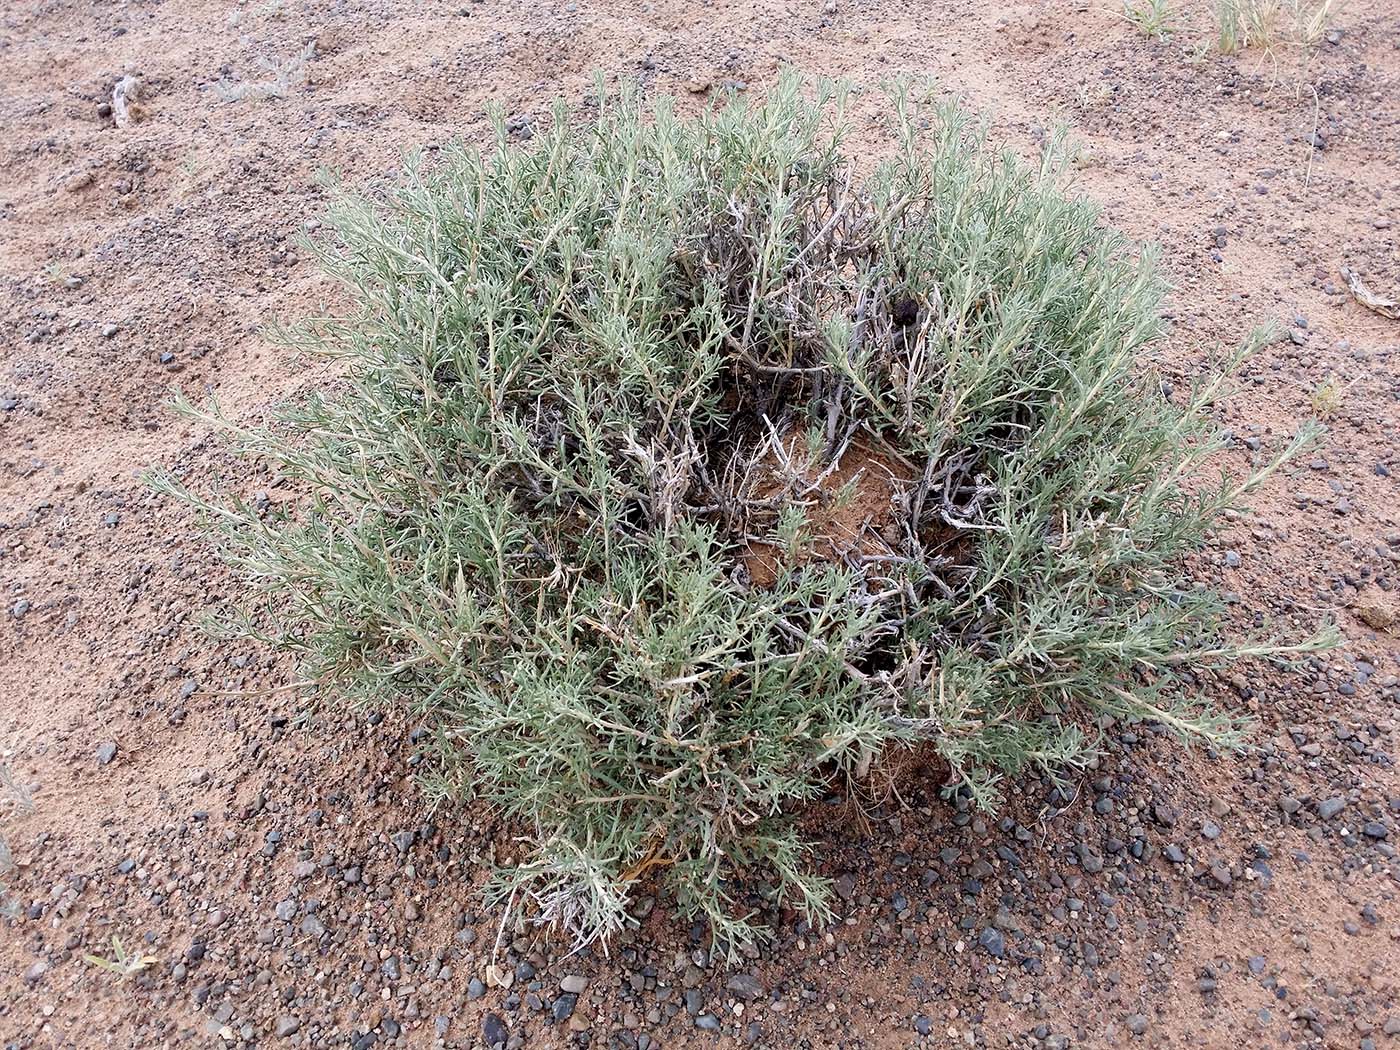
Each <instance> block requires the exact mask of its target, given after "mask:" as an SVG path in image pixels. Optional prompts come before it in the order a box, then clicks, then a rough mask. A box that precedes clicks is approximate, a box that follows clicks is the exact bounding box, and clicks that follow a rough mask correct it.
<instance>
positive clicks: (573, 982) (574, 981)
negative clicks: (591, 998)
mask: <svg viewBox="0 0 1400 1050" xmlns="http://www.w3.org/2000/svg"><path fill="white" fill-rule="evenodd" d="M587 987H588V978H587V977H584V976H583V975H582V974H577V973H571V974H567V975H566V976H565V977H564V979H563V980H562V981H560V982H559V988H560V990H561V991H565V992H568V993H569V994H570V995H579V994H581V993H582V992H583V991H584V989H586V988H587Z"/></svg>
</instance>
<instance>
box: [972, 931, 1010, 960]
mask: <svg viewBox="0 0 1400 1050" xmlns="http://www.w3.org/2000/svg"><path fill="white" fill-rule="evenodd" d="M977 943H978V944H980V945H981V946H982V950H983V951H985V952H986V953H987V954H988V955H990V956H991V957H992V958H994V959H1001V958H1005V956H1006V938H1005V937H1003V936H1002V933H1001V931H1000V930H998V929H997V928H996V927H995V926H988V927H987V928H986V929H985V930H983V931H982V932H981V933H980V934H978V936H977Z"/></svg>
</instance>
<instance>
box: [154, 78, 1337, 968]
mask: <svg viewBox="0 0 1400 1050" xmlns="http://www.w3.org/2000/svg"><path fill="white" fill-rule="evenodd" d="M844 102H845V96H844V94H843V92H842V91H841V90H840V89H838V88H836V87H833V86H831V85H822V86H821V87H820V88H819V89H818V90H817V97H816V98H815V99H809V98H808V97H806V96H805V95H804V93H803V91H802V89H801V86H800V85H799V84H798V83H797V81H796V80H795V79H794V78H791V77H788V78H785V79H783V80H782V81H781V83H780V84H779V86H778V87H777V88H776V89H775V90H774V91H773V92H772V94H771V95H770V96H769V97H768V98H767V100H766V101H765V102H763V103H762V104H761V105H758V106H756V107H753V108H746V107H745V106H744V105H742V104H740V103H738V102H735V103H733V104H730V105H727V106H725V107H723V108H719V109H717V110H715V111H713V112H710V113H707V114H706V115H704V116H702V117H700V118H698V119H694V120H682V119H679V118H678V116H677V115H676V113H675V112H674V111H673V108H672V106H671V103H670V102H669V101H668V100H666V99H660V100H657V102H656V103H655V105H654V107H650V108H648V107H645V106H644V105H643V104H642V103H641V102H640V101H639V100H638V99H637V98H636V97H635V96H633V95H630V94H626V93H624V94H623V95H622V96H621V97H617V98H602V97H601V91H600V98H599V100H598V101H597V103H596V105H597V110H596V113H595V114H593V119H590V120H588V121H584V122H577V123H571V122H570V121H569V120H568V119H567V115H566V114H565V113H564V112H563V111H562V110H560V111H559V112H557V114H556V119H555V122H554V124H553V126H552V127H549V128H548V129H541V130H540V132H539V133H538V134H537V136H536V137H535V138H534V139H533V140H532V141H531V142H530V143H529V144H528V145H513V144H511V143H510V142H509V141H508V138H507V136H506V134H505V131H504V129H503V128H498V133H497V142H496V144H495V146H494V148H492V149H491V150H489V151H488V152H487V153H486V154H485V155H479V154H478V153H477V152H474V151H473V150H471V149H468V148H454V149H451V150H449V151H446V152H444V153H443V154H442V155H441V156H438V157H436V158H435V159H434V160H433V161H432V162H431V163H427V162H425V161H424V160H423V159H422V158H417V159H413V160H411V161H410V162H409V163H408V165H407V168H406V170H405V172H404V173H403V176H402V178H401V179H400V180H398V181H397V182H396V183H394V184H393V185H392V186H390V187H388V188H387V190H386V192H385V193H384V194H383V195H382V196H381V197H379V198H366V197H354V196H346V197H344V198H343V199H342V200H341V202H340V204H339V205H338V206H337V208H336V210H335V212H334V214H333V216H332V222H331V226H332V228H333V230H334V236H332V237H330V238H328V239H326V240H325V241H324V242H322V243H321V244H320V245H319V250H320V252H321V256H322V259H323V262H324V265H325V267H326V269H327V270H328V271H329V272H330V273H331V274H334V275H335V276H336V277H338V278H339V279H340V280H341V281H343V282H344V285H345V287H346V288H347V289H348V291H349V298H350V300H351V301H352V302H353V304H354V305H353V309H352V310H351V311H350V312H349V313H348V314H347V315H345V316H340V317H336V318H333V319H322V320H315V321H311V322H308V323H306V324H304V325H302V326H300V327H298V328H297V329H295V330H294V331H293V332H292V333H291V335H290V338H291V342H292V343H293V344H294V345H298V346H301V347H304V348H306V349H308V350H311V351H314V352H315V353H318V354H323V355H329V356H330V357H331V358H334V359H337V360H338V361H339V362H340V365H341V367H340V371H339V373H338V375H339V378H338V380H337V382H336V383H335V384H334V385H333V386H331V387H330V388H329V389H327V390H324V391H322V392H320V393H315V394H312V395H310V396H309V397H307V398H304V399H302V400H301V401H299V402H298V403H297V404H296V405H295V406H293V407H289V408H287V409H286V410H285V411H283V412H282V413H281V414H280V416H279V418H278V420H277V422H276V423H275V424H274V425H273V426H271V427H270V428H268V429H266V430H262V431H249V430H242V429H239V428H236V427H232V426H231V425H228V424H225V425H227V426H228V427H229V429H230V430H231V431H233V432H234V433H235V434H236V436H237V439H238V444H239V446H240V448H241V449H242V451H243V452H245V453H246V454H248V455H251V456H254V457H257V458H259V459H260V460H262V461H265V462H266V463H269V464H271V465H272V466H273V467H274V468H275V469H276V471H277V472H278V473H279V474H280V475H281V477H282V478H284V479H286V481H285V483H284V486H283V487H286V486H290V487H291V488H293V489H294V490H296V491H298V492H300V493H301V494H302V497H301V498H300V499H299V500H295V501H292V502H290V503H289V504H285V505H277V506H273V507H271V508H267V507H262V506H252V505H248V504H245V503H242V502H239V501H238V500H236V499H233V498H226V499H222V500H214V501H209V502H206V501H203V500H198V499H196V497H194V496H192V495H190V494H189V493H188V492H185V491H184V490H183V489H180V488H179V486H178V485H176V484H175V483H174V482H173V481H167V482H166V485H167V487H169V488H171V489H172V490H175V491H180V492H182V494H183V495H184V496H185V497H186V498H188V499H191V500H195V501H196V502H198V503H199V504H200V505H201V506H202V507H203V508H204V509H205V510H206V511H207V512H208V514H209V518H210V520H211V522H213V523H214V524H215V525H216V526H218V530H217V531H218V533H219V536H220V542H221V544H222V545H223V549H224V551H225V552H226V554H227V558H228V560H229V561H230V562H231V564H232V565H233V566H234V568H235V569H236V570H237V571H238V573H239V574H240V575H241V577H242V578H243V579H244V580H246V582H247V587H248V591H247V599H246V601H245V602H243V603H242V612H241V619H240V620H239V623H238V625H239V629H241V630H243V631H245V632H247V633H249V634H252V635H253V636H255V637H259V638H264V639H267V640H269V641H271V642H273V643H275V644H278V645H280V646H283V647H285V648H287V649H290V650H293V651H295V652H297V653H299V654H300V655H301V656H302V657H304V659H305V661H306V663H307V664H308V666H309V670H310V674H311V675H312V676H313V677H314V678H315V679H316V680H318V681H321V682H324V683H327V684H329V685H331V686H333V687H335V688H336V689H338V690H340V691H342V692H344V693H346V694H349V695H351V696H353V697H357V698H360V699H363V700H365V701H367V702H371V703H375V704H387V705H394V706H396V707H400V708H405V709H408V710H409V711H411V712H412V713H413V714H414V715H415V716H421V717H422V718H424V719H426V720H427V721H428V722H429V724H430V725H431V726H432V727H433V732H434V743H433V747H432V750H433V753H434V758H435V762H434V763H433V769H434V773H433V774H431V776H430V777H429V778H428V784H429V788H430V790H432V791H433V792H435V793H437V794H438V795H440V796H445V797H448V798H454V797H461V796H464V795H465V794H466V793H468V792H477V793H480V794H481V795H484V796H485V797H486V798H487V799H489V800H490V801H491V802H492V803H494V804H495V805H496V806H498V807H499V808H500V810H501V811H502V813H503V814H504V816H505V818H507V824H508V826H509V827H510V828H512V829H515V830H516V831H517V832H518V834H519V835H520V836H522V837H523V838H524V840H525V841H526V843H527V845H526V846H525V847H524V849H525V853H524V854H523V855H522V856H520V857H519V858H518V862H516V863H513V864H509V865H503V866H502V868H501V870H499V871H497V872H496V873H495V876H494V881H493V883H492V891H491V892H492V893H493V895H494V898H495V899H496V900H497V902H498V903H500V904H501V905H502V906H503V907H506V908H508V909H510V910H512V911H513V912H515V913H518V914H525V915H529V916H531V917H534V918H537V919H540V920H547V921H555V922H558V923H561V924H562V925H564V926H565V927H567V928H568V929H569V930H570V931H571V933H572V934H573V936H574V937H576V938H577V939H578V940H580V941H587V940H589V939H591V938H593V937H596V936H599V935H603V934H607V933H609V932H612V931H615V930H617V929H619V928H621V927H623V926H624V925H625V923H626V922H627V913H626V905H627V898H628V894H629V891H630V889H631V888H632V887H633V886H634V885H635V884H636V883H637V882H638V881H640V880H642V879H646V878H653V877H655V878H658V879H660V880H661V882H662V885H663V886H664V887H665V888H667V889H669V890H670V891H672V892H673V893H674V894H675V896H676V898H677V900H678V901H679V903H680V904H681V905H682V906H683V907H684V908H686V909H688V910H689V911H691V912H693V913H698V914H699V915H701V916H703V917H704V918H706V919H707V920H708V921H709V923H710V924H711V926H712V928H713V931H714V934H715V936H716V938H717V940H718V942H719V943H720V944H721V945H731V946H732V945H734V944H736V943H739V942H741V941H743V940H744V939H745V938H748V937H750V936H752V934H753V932H754V931H753V929H752V924H751V921H750V920H751V919H752V915H751V914H750V913H749V912H748V911H747V910H746V909H745V908H743V907H741V906H740V905H739V904H738V903H737V901H736V893H735V890H734V886H735V884H736V878H737V877H738V876H740V875H748V876H754V875H757V876H759V878H753V877H751V878H750V879H749V881H748V882H747V885H748V886H749V887H752V886H754V885H756V884H758V883H759V882H762V881H763V880H765V879H766V882H763V886H764V888H765V890H766V891H768V892H770V893H771V898H770V899H771V900H773V901H774V902H784V903H788V904H791V905H794V906H796V907H798V908H800V909H802V910H804V911H805V912H806V913H808V914H809V915H811V916H812V917H813V918H814V919H821V918H822V917H824V916H825V915H826V914H827V904H826V885H825V883H824V882H823V880H822V879H821V878H819V877H817V876H816V875H815V874H814V873H813V872H812V871H811V868H810V865H809V864H808V863H807V862H806V858H805V856H804V853H805V849H806V847H805V846H804V843H803V842H802V841H801V839H800V838H799V836H798V835H797V834H796V833H795V831H794V827H793V825H792V823H791V822H790V820H789V819H788V818H787V817H786V816H785V811H788V810H790V807H791V806H792V805H793V804H795V803H799V802H801V801H802V800H805V799H811V798H813V797H814V796H815V795H817V794H818V793H819V792H821V791H823V790H825V786H826V785H829V784H830V782H831V779H832V778H833V777H838V776H850V777H857V778H859V777H863V776H866V775H868V774H869V773H870V771H871V770H872V768H874V767H878V766H879V764H880V763H881V762H882V761H883V760H884V758H885V756H887V755H889V754H890V752H891V749H899V748H907V747H909V748H912V747H920V748H922V749H924V750H925V751H926V752H928V753H929V754H930V755H932V756H936V760H941V762H942V764H943V766H944V767H946V770H947V773H948V778H949V779H948V783H949V784H951V785H961V786H962V787H963V788H965V789H966V790H967V791H970V792H971V794H972V796H973V798H974V799H975V800H976V802H977V803H979V804H981V805H985V806H992V805H994V804H995V803H996V800H997V794H998V782H999V780H1000V779H1001V778H1002V777H1004V776H1009V775H1015V774H1017V773H1018V772H1020V771H1022V770H1023V769H1026V768H1027V767H1036V768H1039V769H1043V770H1050V771H1062V770H1064V769H1066V768H1067V767H1073V766H1075V765H1076V764H1078V763H1082V762H1083V761H1084V760H1085V759H1086V758H1087V757H1088V756H1089V755H1091V754H1092V753H1094V752H1095V751H1096V749H1097V748H1098V746H1099V741H1100V738H1101V728H1102V726H1103V725H1104V724H1105V721H1106V719H1108V718H1110V717H1112V718H1128V719H1143V718H1145V719H1152V720H1154V721H1156V722H1159V723H1161V724H1162V725H1163V726H1165V727H1167V728H1168V729H1170V730H1171V731H1172V732H1174V733H1176V734H1178V735H1179V736H1181V737H1182V738H1186V739H1191V738H1198V739H1203V740H1208V741H1213V742H1216V743H1222V744H1229V743H1231V742H1233V741H1235V740H1236V739H1237V733H1238V729H1239V727H1238V725H1237V723H1235V722H1234V721H1233V720H1232V719H1231V718H1230V717H1229V716H1227V715H1225V714H1223V713H1220V712H1217V711H1215V710H1212V709H1211V707H1210V706H1209V705H1208V704H1207V703H1206V702H1204V701H1203V700H1201V699H1199V698H1198V695H1197V694H1198V692H1199V691H1198V690H1196V689H1195V688H1193V684H1194V682H1195V681H1196V679H1197V678H1198V676H1199V675H1200V674H1201V673H1202V672H1204V671H1206V670H1208V669H1211V668H1215V667H1218V666H1219V665H1220V664H1222V663H1223V662H1226V661H1229V660H1231V659H1234V658H1237V657H1239V656H1241V655H1255V656H1269V655H1273V656H1285V655H1287V654H1288V653H1289V652H1291V651H1296V649H1306V648H1308V647H1310V646H1311V645H1312V644H1313V643H1311V642H1305V643H1302V645H1301V646H1298V647H1295V649H1294V650H1290V649H1289V647H1287V646H1282V645H1277V644H1275V643H1273V642H1272V641H1268V640H1260V641H1246V642H1230V641H1228V640H1225V639H1224V638H1223V637H1222V630H1221V623H1222V621H1221V605H1220V603H1219V601H1218V600H1217V598H1216V596H1215V595H1214V594H1212V593H1211V592H1210V591H1209V590H1208V589H1205V588H1202V587H1199V586H1196V585H1194V584H1193V582H1192V581H1191V580H1190V579H1189V578H1188V577H1187V575H1185V573H1184V571H1183V569H1182V567H1181V558H1182V556H1183V555H1184V554H1185V553H1186V552H1188V551H1190V550H1191V549H1192V548H1193V547H1195V546H1196V545H1197V544H1198V543H1199V542H1200V541H1201V539H1202V534H1203V531H1204V530H1206V529H1207V527H1208V526H1209V525H1210V524H1211V523H1212V522H1213V521H1214V520H1215V519H1216V517H1217V516H1218V515H1219V514H1220V513H1221V512H1222V511H1223V510H1224V509H1225V508H1227V507H1229V506H1232V505H1234V504H1236V503H1237V502H1238V501H1239V499H1240V498H1241V497H1242V496H1243V495H1244V494H1245V493H1246V492H1247V491H1248V490H1249V488H1250V486H1251V485H1253V484H1255V483H1256V482H1257V480H1258V476H1256V477H1254V478H1251V479H1246V480H1241V481H1232V480H1230V479H1228V478H1224V477H1220V478H1217V479H1216V480H1215V481H1211V480H1209V479H1208V478H1207V479H1205V480H1204V481H1203V480H1202V479H1201V477H1200V475H1201V473H1202V471H1201V470H1200V468H1201V466H1202V464H1203V462H1204V461H1205V460H1206V459H1207V458H1208V457H1209V456H1211V455H1212V454H1213V453H1215V452H1216V451H1218V450H1219V449H1220V448H1221V447H1222V446H1221V443H1220V441H1219V440H1218V438H1217V436H1216V435H1214V433H1213V429H1214V428H1212V426H1211V425H1210V421H1209V406H1210V404H1211V402H1212V399H1213V398H1215V397H1216V395H1217V393H1218V392H1219V389H1220V383H1221V380H1220V379H1219V378H1218V377H1217V378H1214V379H1212V380H1211V381H1209V382H1207V383H1205V384H1204V385H1203V386H1202V387H1201V388H1200V389H1199V390H1196V391H1195V392H1193V393H1188V394H1186V395H1184V396H1182V395H1179V396H1178V401H1177V402H1176V403H1173V401H1171V400H1168V399H1167V398H1166V397H1165V396H1164V395H1163V388H1162V384H1161V382H1160V381H1159V380H1158V379H1156V378H1154V377H1153V376H1152V375H1151V374H1150V373H1149V372H1147V371H1146V370H1141V369H1139V367H1138V366H1137V364H1136V359H1137V357H1138V355H1139V353H1140V351H1143V350H1144V348H1146V347H1148V346H1149V345H1150V344H1152V343H1153V341H1154V340H1157V339H1158V338H1159V337H1160V336H1161V334H1162V323H1161V321H1160V319H1159V314H1160V307H1161V302H1162V296H1163V283H1162V280H1161V278H1160V277H1159V276H1158V273H1157V271H1156V269H1155V267H1154V265H1153V262H1152V259H1151V258H1150V256H1147V257H1144V256H1141V255H1140V254H1139V253H1138V252H1136V251H1135V250H1134V249H1133V247H1132V246H1131V245H1130V244H1128V243H1127V242H1125V240H1124V239H1123V238H1122V237H1121V236H1119V235H1117V234H1115V233H1113V232H1111V231H1110V230H1107V229H1105V228H1103V227H1102V226H1101V225H1100V224H1099V222H1098V220H1097V215H1096V212H1095V209H1094V207H1093V206H1092V205H1091V204H1090V203H1088V202H1087V201H1085V200H1083V199H1081V198H1077V197H1071V196H1068V195H1066V193H1065V192H1064V191H1063V190H1062V188H1061V186H1060V174H1059V173H1060V169H1059V167H1058V163H1057V161H1056V160H1055V151H1054V150H1047V152H1046V158H1045V161H1044V163H1043V165H1041V166H1039V167H1034V166H1027V165H1025V164H1023V163H1022V162H1020V161H1018V160H1016V159H1015V158H1014V157H1012V156H1010V155H1002V154H998V153H995V152H993V151H991V150H989V149H988V148H987V147H986V146H985V145H984V141H983V135H982V134H981V133H980V132H979V131H978V129H977V127H976V126H975V125H974V123H973V122H971V121H970V120H969V118H968V117H967V116H966V115H965V114H964V113H963V112H961V111H959V110H958V109H957V108H955V107H952V106H943V107H934V108H931V109H930V108H928V107H925V106H924V105H923V104H921V103H920V102H918V101H917V100H916V99H914V98H913V97H912V96H911V94H910V93H909V92H907V91H905V92H899V93H896V94H895V95H894V96H893V98H892V101H891V121H892V125H893V127H894V129H895V130H896V132H897V141H898V147H897V149H896V150H895V151H894V152H893V155H892V156H890V157H888V158H887V159H885V160H884V161H882V162H881V163H879V164H878V166H876V167H874V169H873V170H872V171H871V172H870V173H869V174H868V176H867V177H864V178H861V177H859V176H858V175H857V174H856V171H855V168H854V165H853V162H852V161H851V159H850V158H848V157H847V156H846V155H845V154H844V153H843V150H842V129H843V118H842V113H843V106H844ZM1300 440H1301V439H1300ZM1268 469H1272V468H1266V472H1267V470H1268Z"/></svg>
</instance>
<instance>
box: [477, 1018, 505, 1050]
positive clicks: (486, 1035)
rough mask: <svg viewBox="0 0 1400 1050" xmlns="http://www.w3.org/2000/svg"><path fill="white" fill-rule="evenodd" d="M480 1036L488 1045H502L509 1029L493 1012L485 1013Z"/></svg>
mask: <svg viewBox="0 0 1400 1050" xmlns="http://www.w3.org/2000/svg"><path fill="white" fill-rule="evenodd" d="M481 1038H482V1040H483V1041H484V1042H485V1043H486V1045H487V1046H488V1047H491V1046H503V1045H505V1042H506V1040H507V1039H509V1038H510V1029H508V1028H507V1027H506V1023H505V1022H504V1021H502V1020H501V1019H500V1018H499V1017H497V1016H496V1015H495V1014H487V1015H486V1017H485V1018H484V1019H483V1020H482V1022H481Z"/></svg>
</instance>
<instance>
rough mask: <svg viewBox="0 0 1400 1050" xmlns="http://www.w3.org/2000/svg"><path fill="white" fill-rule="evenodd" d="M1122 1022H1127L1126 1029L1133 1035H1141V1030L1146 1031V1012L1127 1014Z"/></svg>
mask: <svg viewBox="0 0 1400 1050" xmlns="http://www.w3.org/2000/svg"><path fill="white" fill-rule="evenodd" d="M1124 1023H1125V1024H1127V1026H1128V1031H1130V1032H1132V1033H1133V1035H1142V1033H1143V1032H1145V1031H1147V1015H1146V1014H1129V1015H1128V1016H1127V1018H1126V1020H1125V1022H1124Z"/></svg>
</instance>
